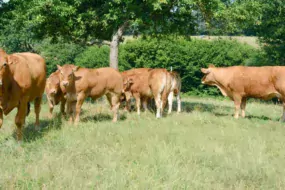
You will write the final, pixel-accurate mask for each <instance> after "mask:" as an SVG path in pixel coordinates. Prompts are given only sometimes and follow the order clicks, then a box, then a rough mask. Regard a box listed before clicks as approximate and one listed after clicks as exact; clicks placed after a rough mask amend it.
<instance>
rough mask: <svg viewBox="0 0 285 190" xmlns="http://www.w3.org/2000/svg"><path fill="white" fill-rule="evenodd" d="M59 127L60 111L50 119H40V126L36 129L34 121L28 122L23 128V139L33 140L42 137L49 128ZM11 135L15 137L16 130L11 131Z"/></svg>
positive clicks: (60, 120) (57, 128)
mask: <svg viewBox="0 0 285 190" xmlns="http://www.w3.org/2000/svg"><path fill="white" fill-rule="evenodd" d="M61 127H62V116H61V114H60V113H58V114H56V115H55V116H54V117H53V118H52V119H40V126H39V129H38V130H36V129H35V124H34V122H32V123H28V124H26V126H25V127H24V129H23V137H24V138H23V141H24V142H33V141H35V140H37V139H39V138H42V137H43V136H44V135H45V134H46V133H48V132H49V131H50V130H52V129H56V130H59V129H61ZM13 137H14V138H15V139H16V130H15V131H14V133H13Z"/></svg>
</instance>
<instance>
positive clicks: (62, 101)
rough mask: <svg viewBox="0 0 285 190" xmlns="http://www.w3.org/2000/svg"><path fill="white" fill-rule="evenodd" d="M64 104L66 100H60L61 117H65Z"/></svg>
mask: <svg viewBox="0 0 285 190" xmlns="http://www.w3.org/2000/svg"><path fill="white" fill-rule="evenodd" d="M65 104H66V99H65V98H62V99H61V101H60V113H61V114H62V115H65Z"/></svg>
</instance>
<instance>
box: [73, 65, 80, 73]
mask: <svg viewBox="0 0 285 190" xmlns="http://www.w3.org/2000/svg"><path fill="white" fill-rule="evenodd" d="M79 68H80V67H79V66H74V67H73V69H72V71H73V72H75V71H78V69H79Z"/></svg>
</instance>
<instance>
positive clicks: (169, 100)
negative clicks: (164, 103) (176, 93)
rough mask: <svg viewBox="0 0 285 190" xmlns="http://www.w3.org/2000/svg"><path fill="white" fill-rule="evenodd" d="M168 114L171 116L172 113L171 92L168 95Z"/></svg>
mask: <svg viewBox="0 0 285 190" xmlns="http://www.w3.org/2000/svg"><path fill="white" fill-rule="evenodd" d="M167 99H168V114H171V111H172V103H173V91H172V92H170V93H169V95H168V98H167Z"/></svg>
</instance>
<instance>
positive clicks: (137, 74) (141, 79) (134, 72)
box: [122, 68, 152, 114]
mask: <svg viewBox="0 0 285 190" xmlns="http://www.w3.org/2000/svg"><path fill="white" fill-rule="evenodd" d="M149 71H151V69H149V68H138V69H131V70H128V71H124V72H122V76H123V83H124V88H123V92H124V95H125V97H126V110H129V104H130V99H131V96H133V97H134V98H135V100H136V107H137V113H138V114H140V107H141V102H142V104H143V107H144V110H147V102H148V100H149V99H150V98H152V93H151V90H150V87H149V84H148V77H149Z"/></svg>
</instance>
